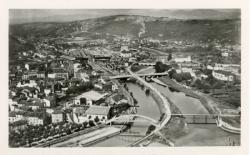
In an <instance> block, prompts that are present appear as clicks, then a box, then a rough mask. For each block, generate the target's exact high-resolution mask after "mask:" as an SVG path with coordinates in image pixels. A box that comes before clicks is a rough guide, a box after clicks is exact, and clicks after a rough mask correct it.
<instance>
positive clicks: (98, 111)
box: [85, 106, 110, 121]
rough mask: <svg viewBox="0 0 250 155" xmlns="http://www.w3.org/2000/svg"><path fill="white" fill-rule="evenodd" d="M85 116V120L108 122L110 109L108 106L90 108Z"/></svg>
mask: <svg viewBox="0 0 250 155" xmlns="http://www.w3.org/2000/svg"><path fill="white" fill-rule="evenodd" d="M85 114H86V115H87V118H89V119H91V120H94V119H95V118H96V117H97V118H98V119H99V120H104V121H106V120H108V119H109V118H110V107H109V106H91V107H89V108H88V109H87V110H86V112H85Z"/></svg>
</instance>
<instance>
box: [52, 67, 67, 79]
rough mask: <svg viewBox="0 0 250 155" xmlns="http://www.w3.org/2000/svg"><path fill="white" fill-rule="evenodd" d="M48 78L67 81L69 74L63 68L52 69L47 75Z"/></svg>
mask: <svg viewBox="0 0 250 155" xmlns="http://www.w3.org/2000/svg"><path fill="white" fill-rule="evenodd" d="M48 77H49V78H51V79H56V78H64V79H68V78H69V74H68V72H67V71H66V70H65V69H63V68H54V69H53V71H52V72H51V73H48Z"/></svg>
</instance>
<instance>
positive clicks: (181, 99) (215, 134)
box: [93, 83, 240, 147]
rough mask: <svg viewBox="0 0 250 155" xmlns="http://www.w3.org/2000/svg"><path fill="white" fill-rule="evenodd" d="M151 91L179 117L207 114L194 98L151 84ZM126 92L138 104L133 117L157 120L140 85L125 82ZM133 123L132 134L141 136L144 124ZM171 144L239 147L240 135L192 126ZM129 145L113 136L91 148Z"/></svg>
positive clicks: (153, 104) (152, 104)
mask: <svg viewBox="0 0 250 155" xmlns="http://www.w3.org/2000/svg"><path fill="white" fill-rule="evenodd" d="M151 84H152V85H153V86H154V87H155V88H157V89H158V90H160V91H161V92H162V93H163V94H164V95H165V96H167V97H168V98H169V99H170V100H171V101H172V102H173V103H174V104H175V105H176V106H177V107H178V108H179V109H180V111H181V112H182V113H183V114H207V113H208V111H207V110H206V109H205V108H204V107H203V105H202V104H201V103H200V101H199V100H198V99H195V98H192V97H189V96H186V95H185V94H184V93H182V92H174V91H171V90H169V88H168V87H163V86H160V85H158V84H156V83H151ZM127 86H128V90H129V92H132V93H133V96H134V97H135V99H136V100H137V101H138V106H139V107H138V108H137V114H141V115H144V116H148V117H151V118H153V119H155V120H158V119H159V118H160V111H159V108H158V106H157V103H156V102H155V100H154V99H153V97H152V96H150V95H149V96H147V95H146V94H145V91H144V90H142V89H141V87H140V86H138V85H137V84H134V83H127ZM141 124H143V123H139V125H138V124H136V123H135V124H134V126H133V127H132V129H131V130H132V132H136V133H139V134H145V132H146V131H147V128H148V125H146V123H144V124H143V125H141ZM173 140H174V141H175V145H176V146H226V145H230V144H232V143H234V144H236V145H239V144H240V135H237V134H231V133H228V132H225V131H223V130H222V129H220V128H218V127H217V126H216V125H215V124H209V125H194V124H188V126H187V130H186V134H184V135H183V136H180V137H178V138H176V139H173ZM130 143H131V139H129V138H128V139H127V140H126V139H124V137H122V136H115V137H112V138H110V139H107V140H105V141H102V142H100V143H97V144H94V145H93V146H97V147H99V146H113V147H114V146H127V145H129V144H130Z"/></svg>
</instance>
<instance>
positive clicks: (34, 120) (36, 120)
mask: <svg viewBox="0 0 250 155" xmlns="http://www.w3.org/2000/svg"><path fill="white" fill-rule="evenodd" d="M26 120H27V122H28V124H29V125H34V126H36V125H43V124H44V119H43V118H41V117H38V116H28V117H26Z"/></svg>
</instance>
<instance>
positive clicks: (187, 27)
mask: <svg viewBox="0 0 250 155" xmlns="http://www.w3.org/2000/svg"><path fill="white" fill-rule="evenodd" d="M240 27H241V22H240V19H225V20H199V19H197V20H181V19H170V18H166V17H164V18H163V17H148V16H137V15H115V16H108V17H102V18H95V19H86V20H82V21H74V22H65V23H27V24H17V25H10V33H11V34H12V35H14V36H23V37H27V36H31V35H33V36H36V37H39V36H43V37H58V36H63V37H65V36H83V37H90V36H93V34H102V35H100V37H101V38H102V37H103V38H104V37H106V35H109V36H110V35H111V36H112V35H114V36H123V35H130V36H133V37H137V38H138V37H139V36H140V37H142V38H145V37H148V38H154V39H159V40H166V39H174V40H186V39H188V40H192V41H198V42H199V41H207V40H208V39H210V40H213V39H217V40H219V41H223V42H229V43H240ZM101 38H100V39H101Z"/></svg>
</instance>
